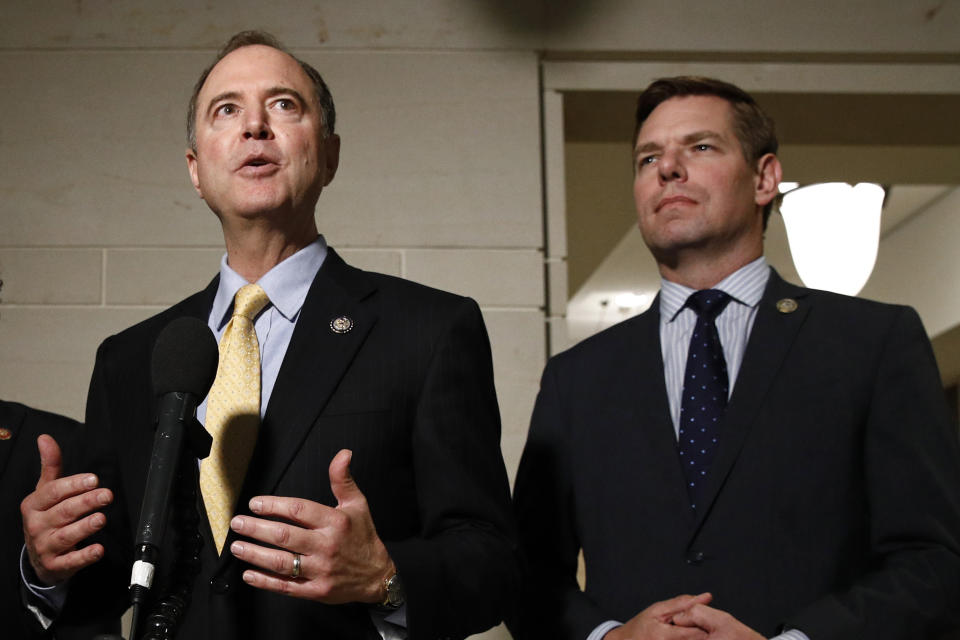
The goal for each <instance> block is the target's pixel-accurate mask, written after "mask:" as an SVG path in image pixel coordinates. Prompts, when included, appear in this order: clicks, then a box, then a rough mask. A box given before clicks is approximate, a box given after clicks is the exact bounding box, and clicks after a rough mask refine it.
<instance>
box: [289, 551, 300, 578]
mask: <svg viewBox="0 0 960 640" xmlns="http://www.w3.org/2000/svg"><path fill="white" fill-rule="evenodd" d="M290 577H291V578H299V577H300V554H299V553H294V554H293V573H291V574H290Z"/></svg>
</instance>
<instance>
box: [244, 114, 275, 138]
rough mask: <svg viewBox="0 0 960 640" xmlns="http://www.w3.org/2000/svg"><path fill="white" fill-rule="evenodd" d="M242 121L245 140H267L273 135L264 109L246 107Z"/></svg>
mask: <svg viewBox="0 0 960 640" xmlns="http://www.w3.org/2000/svg"><path fill="white" fill-rule="evenodd" d="M245 116H246V118H245V119H244V121H243V137H244V139H246V140H251V139H252V140H268V139H270V138H272V137H273V131H272V130H271V129H270V120H269V117H268V116H267V112H266V110H265V109H248V110H247V111H246V112H245Z"/></svg>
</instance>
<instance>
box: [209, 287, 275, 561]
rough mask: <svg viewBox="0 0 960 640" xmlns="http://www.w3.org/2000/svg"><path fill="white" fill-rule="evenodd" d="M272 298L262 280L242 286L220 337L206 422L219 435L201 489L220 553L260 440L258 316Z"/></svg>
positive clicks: (214, 433)
mask: <svg viewBox="0 0 960 640" xmlns="http://www.w3.org/2000/svg"><path fill="white" fill-rule="evenodd" d="M269 303H270V299H269V298H268V297H267V294H266V293H265V292H264V291H263V289H261V288H260V286H259V285H255V284H248V285H246V286H244V287H242V288H241V289H240V290H239V291H237V295H236V296H235V297H234V304H233V317H232V318H230V322H229V323H227V327H226V329H224V332H223V337H222V338H220V363H219V364H218V366H217V377H216V379H215V380H214V381H213V386H212V387H211V388H210V394H209V395H208V396H207V417H206V420H205V423H206V424H205V425H204V426H205V427H206V428H207V431H209V432H210V435H211V436H213V447H212V448H211V449H210V455H209V456H208V457H207V458H205V459H204V460H203V461H202V462H201V463H200V491H201V492H202V493H203V503H204V505H205V506H206V508H207V518H208V519H209V520H210V529H211V530H212V531H213V540H214V542H215V543H216V545H217V554H220V553H221V552H222V551H223V543H224V541H225V540H226V539H227V532H228V531H229V528H230V518H232V517H233V511H234V508H235V507H236V503H237V496H238V495H239V494H240V488H241V486H242V485H243V478H244V475H246V473H247V465H248V464H249V463H250V457H251V456H252V455H253V447H254V445H255V444H256V442H257V430H258V429H259V427H260V343H259V342H258V341H257V334H256V332H255V331H254V328H253V320H254V318H256V317H257V314H258V313H260V311H261V310H263V308H264V307H265V306H267V305H268V304H269Z"/></svg>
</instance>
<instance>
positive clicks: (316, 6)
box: [0, 0, 960, 637]
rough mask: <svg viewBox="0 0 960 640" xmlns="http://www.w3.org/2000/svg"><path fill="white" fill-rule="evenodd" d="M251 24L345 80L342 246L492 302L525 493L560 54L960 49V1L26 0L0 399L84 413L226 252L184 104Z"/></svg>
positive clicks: (556, 272) (948, 54) (17, 47)
mask: <svg viewBox="0 0 960 640" xmlns="http://www.w3.org/2000/svg"><path fill="white" fill-rule="evenodd" d="M758 16H759V17H760V18H759V24H758ZM245 28H264V29H267V30H269V31H271V32H273V33H274V34H275V35H277V36H278V37H279V38H280V39H281V40H282V41H283V42H284V43H285V44H286V45H287V46H289V47H290V48H291V49H293V50H294V51H295V52H296V53H298V54H299V55H301V56H302V57H304V58H305V59H306V60H308V61H309V62H311V63H312V64H314V65H315V66H316V67H317V68H318V69H320V71H321V72H322V73H323V74H324V76H325V78H326V79H327V81H328V82H329V84H330V86H331V88H332V91H333V94H334V97H335V99H336V102H337V108H338V129H339V133H340V134H341V136H342V138H343V155H342V159H341V165H340V170H339V173H338V176H337V178H336V179H335V180H334V182H333V184H332V185H331V186H330V188H329V189H327V190H326V191H325V192H324V194H323V196H322V197H321V200H320V204H319V206H318V210H317V218H318V223H319V227H320V229H321V230H322V232H323V233H324V234H325V235H326V237H327V239H328V241H329V242H330V244H331V245H333V246H335V247H337V248H338V250H340V251H341V252H342V253H343V255H344V256H345V257H346V258H347V259H348V260H349V261H351V262H353V263H354V264H356V265H358V266H360V267H363V268H369V269H372V270H376V271H383V272H386V273H392V274H396V275H400V276H403V277H408V278H411V279H414V280H418V281H421V282H424V283H427V284H431V285H434V286H439V287H441V288H447V289H451V290H453V291H456V292H459V293H464V294H467V295H471V296H473V297H475V298H476V299H477V300H478V301H479V303H480V305H481V307H482V309H483V311H484V315H485V318H486V320H487V324H488V329H489V331H490V336H491V342H492V346H493V353H494V365H495V373H496V382H497V390H498V394H499V398H500V403H501V413H502V416H503V424H504V432H503V450H504V455H505V458H506V461H507V466H508V470H509V472H510V474H511V477H512V476H513V473H514V472H515V469H516V463H517V461H518V459H519V455H520V451H521V448H522V445H523V441H524V439H525V436H526V429H527V423H528V420H529V415H530V410H531V408H532V405H533V400H534V397H535V394H536V390H537V386H538V379H539V375H540V372H541V370H542V367H543V364H544V362H545V358H546V344H547V339H546V338H547V333H548V330H549V331H552V333H553V334H554V342H555V343H556V344H560V343H561V342H562V340H561V339H560V338H559V334H560V330H559V329H558V327H560V326H561V325H560V324H559V323H558V322H557V321H556V320H557V319H558V318H559V317H561V315H562V313H563V308H564V306H565V302H566V301H565V300H561V299H559V298H558V299H552V300H550V307H551V311H550V316H551V317H552V320H553V321H552V322H550V323H549V324H548V323H547V322H546V320H547V317H546V316H547V314H546V313H545V311H544V305H545V303H546V294H545V291H546V288H545V284H544V281H545V268H544V253H543V252H544V235H545V233H544V223H543V220H544V217H543V208H544V205H543V202H544V199H545V192H544V189H543V181H542V176H541V173H542V172H541V166H542V161H541V146H542V145H544V144H547V146H552V147H557V145H556V144H555V143H556V142H557V141H550V140H547V141H544V140H543V139H542V135H541V117H542V114H541V95H542V93H541V91H542V88H541V78H540V73H541V67H540V61H541V57H542V55H543V54H544V53H546V54H547V55H548V56H550V57H551V58H552V59H562V58H563V57H564V56H565V55H567V54H568V53H569V54H572V55H573V57H575V58H583V59H589V57H590V55H591V54H597V56H598V57H599V58H601V59H602V58H607V59H609V58H610V56H617V55H620V54H623V55H624V56H625V57H626V58H627V59H638V58H640V59H642V58H643V57H644V56H647V55H649V56H652V57H653V58H654V59H656V58H657V57H658V56H659V57H662V56H663V55H667V56H668V57H670V56H673V57H679V58H683V57H684V56H687V57H690V58H691V59H704V58H705V57H706V58H707V59H709V58H710V57H713V55H714V53H717V52H719V53H720V54H722V56H727V57H730V56H733V58H731V59H751V58H752V57H754V56H757V55H759V56H760V57H763V56H770V55H774V56H776V55H800V56H803V55H807V54H814V55H821V54H829V55H851V56H857V55H868V56H869V55H875V54H876V55H881V56H884V55H889V54H896V55H900V54H905V55H908V56H909V55H914V54H917V55H923V56H928V57H932V58H931V59H937V60H939V59H942V58H949V59H950V60H953V59H955V57H956V55H957V54H958V53H960V51H958V49H957V40H956V33H957V29H958V28H960V11H958V8H957V6H956V5H955V4H952V3H946V4H931V3H926V2H921V1H920V0H916V1H913V0H911V1H907V2H903V1H895V0H854V1H852V2H849V3H844V4H842V5H836V4H835V3H828V2H825V1H824V2H813V3H799V4H798V3H779V4H777V5H776V6H772V5H770V3H769V2H765V1H761V0H749V1H746V2H740V3H736V4H735V5H728V4H717V3H714V2H709V1H706V0H680V1H678V2H674V3H672V4H670V5H669V6H667V5H666V4H656V3H653V4H651V3H636V2H631V1H630V0H607V1H604V2H585V1H582V0H581V1H577V0H572V1H566V2H560V3H551V2H547V1H546V0H519V1H507V0H490V1H483V2H477V1H471V0H394V1H392V2H385V1H383V0H333V1H331V2H322V3H302V2H295V1H294V0H277V1H276V2H272V3H256V2H252V1H251V0H235V1H233V2H225V1H219V0H213V1H210V2H206V3H200V4H198V3H192V2H188V1H187V0H170V1H169V2H164V3H156V2H147V1H146V0H127V1H120V0H115V1H96V0H45V1H44V2H30V1H28V0H9V1H8V2H5V3H4V8H3V20H0V113H2V114H4V117H3V118H2V120H0V153H2V157H3V158H4V170H3V171H2V172H0V279H2V280H3V281H4V285H3V288H2V290H0V397H3V398H5V399H11V400H17V401H21V402H25V403H27V404H31V405H35V406H38V407H41V408H45V409H48V410H52V411H56V412H60V413H64V414H67V415H71V416H74V417H82V415H83V407H84V402H85V395H86V387H87V382H88V379H89V375H90V372H91V370H92V366H93V358H94V353H95V349H96V346H97V344H98V343H99V342H100V341H101V340H102V339H103V338H104V337H106V336H108V335H110V334H111V333H114V332H116V331H119V330H121V329H123V328H125V327H127V326H129V325H131V324H133V323H135V322H137V321H139V320H141V319H142V318H145V317H147V316H149V315H151V314H153V313H155V312H157V311H158V310H160V309H162V308H163V307H165V306H167V305H169V304H170V303H172V302H174V301H176V300H179V299H180V298H182V297H183V296H185V295H188V294H189V293H192V292H193V291H195V290H197V289H198V288H200V287H202V286H203V285H204V284H205V283H206V282H207V281H208V279H209V278H210V277H211V276H212V275H213V274H214V273H215V272H216V269H217V263H218V260H219V256H220V254H221V252H222V239H221V237H220V232H219V225H218V224H217V222H216V220H215V218H214V217H213V216H212V215H211V214H210V212H209V211H208V210H207V209H206V207H205V206H204V205H203V203H202V201H200V200H199V199H198V198H197V197H196V195H195V193H194V192H193V189H192V188H191V186H190V184H189V181H188V179H187V174H186V171H185V162H184V157H183V152H184V147H185V143H184V133H183V127H184V125H183V120H184V111H185V105H186V101H187V99H188V97H189V93H190V89H191V87H192V85H193V82H194V81H195V79H196V77H197V75H198V74H199V72H200V70H201V69H202V68H203V67H204V66H205V65H206V64H207V63H208V62H209V61H210V60H211V59H212V56H213V54H214V51H215V50H216V48H217V47H218V46H219V45H220V44H222V42H223V41H224V40H225V39H226V38H227V37H228V36H229V35H230V34H232V33H234V32H236V31H238V30H241V29H245ZM697 56H699V58H698V57H697ZM551 104H552V103H548V104H546V106H545V107H544V108H545V109H546V111H547V112H549V111H550V109H551V108H555V105H554V106H553V107H552V106H551ZM548 133H549V132H548ZM547 162H548V163H549V162H560V163H562V155H561V156H556V155H554V156H549V157H548V158H547ZM547 188H548V189H549V188H550V185H549V184H548V185H547ZM560 197H561V198H562V197H563V194H560ZM551 234H552V237H554V238H555V239H556V242H552V243H551V244H552V245H556V246H552V247H551V256H556V259H554V260H553V261H552V262H550V263H549V264H548V267H549V269H548V270H547V271H548V272H549V278H550V279H552V280H554V281H555V282H559V283H562V282H565V278H566V265H565V263H564V262H563V256H564V255H565V251H566V249H565V246H560V245H564V244H565V236H564V233H563V230H562V229H552V230H551ZM561 289H565V286H558V290H561ZM490 637H505V632H503V631H502V630H500V631H495V632H493V634H491V635H490Z"/></svg>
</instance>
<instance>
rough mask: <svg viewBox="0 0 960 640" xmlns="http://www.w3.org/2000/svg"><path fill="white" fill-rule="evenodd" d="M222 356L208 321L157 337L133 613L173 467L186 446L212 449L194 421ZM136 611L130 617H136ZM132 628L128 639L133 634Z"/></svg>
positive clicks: (147, 574) (189, 322) (159, 534)
mask: <svg viewBox="0 0 960 640" xmlns="http://www.w3.org/2000/svg"><path fill="white" fill-rule="evenodd" d="M219 357H220V354H219V350H218V348H217V341H216V340H215V339H214V337H213V333H212V332H211V331H210V328H209V327H207V325H206V323H204V322H203V321H201V320H199V319H197V318H178V319H176V320H174V321H173V322H171V323H170V324H168V325H167V326H166V327H164V329H163V330H162V331H161V332H160V335H159V336H157V341H156V342H155V343H154V347H153V357H152V359H151V363H150V373H151V376H152V379H153V391H154V394H155V395H156V396H157V397H158V409H157V425H156V427H157V432H156V435H155V436H154V440H153V453H152V454H151V456H150V469H149V471H148V472H147V484H146V488H145V489H144V493H143V502H142V503H141V505H140V524H139V526H138V527H137V532H136V540H135V562H134V563H133V570H132V572H131V577H130V591H131V600H132V601H133V604H134V612H135V614H136V612H137V610H138V609H139V607H138V606H137V605H139V604H140V603H142V602H143V601H145V600H146V596H147V593H148V591H149V589H150V587H151V586H152V584H153V574H154V570H155V567H156V562H157V555H158V552H159V548H160V543H161V541H162V540H163V534H164V530H165V528H166V521H167V510H168V505H169V503H170V493H171V489H172V486H173V482H174V478H175V477H176V474H177V466H178V464H179V462H180V458H181V456H182V453H183V451H184V449H185V448H186V450H187V451H189V452H190V453H191V454H193V455H194V456H195V457H197V458H205V457H207V455H208V454H209V453H210V445H211V443H212V438H211V437H210V434H209V433H207V431H206V429H204V428H203V426H202V425H201V424H200V423H199V422H198V421H197V419H196V410H197V405H198V404H200V402H202V401H203V398H205V397H206V395H207V392H208V391H210V386H211V385H212V384H213V380H214V378H215V377H216V375H217V363H218V360H219ZM136 618H137V615H134V621H136ZM135 632H136V626H134V627H133V631H132V633H131V637H134V635H133V634H134V633H135Z"/></svg>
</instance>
